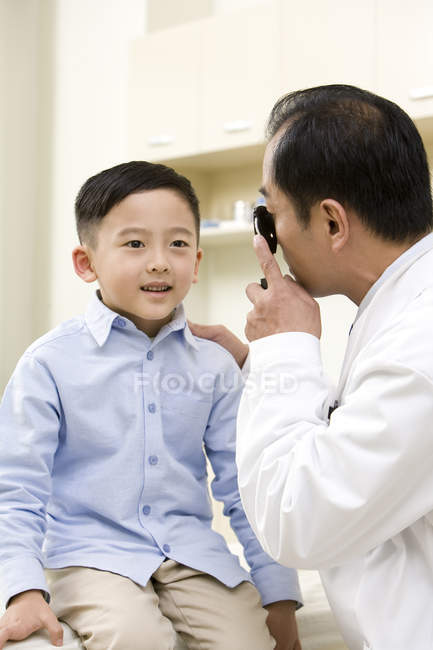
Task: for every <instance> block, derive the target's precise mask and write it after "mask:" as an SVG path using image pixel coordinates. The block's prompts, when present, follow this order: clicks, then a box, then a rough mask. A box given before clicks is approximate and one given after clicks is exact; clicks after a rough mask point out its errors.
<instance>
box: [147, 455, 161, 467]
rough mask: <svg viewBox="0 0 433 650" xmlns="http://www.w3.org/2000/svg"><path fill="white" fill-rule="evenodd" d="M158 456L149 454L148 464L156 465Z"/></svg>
mask: <svg viewBox="0 0 433 650" xmlns="http://www.w3.org/2000/svg"><path fill="white" fill-rule="evenodd" d="M158 461H159V458H158V456H149V463H150V465H158Z"/></svg>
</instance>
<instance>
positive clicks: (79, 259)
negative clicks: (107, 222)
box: [72, 245, 97, 282]
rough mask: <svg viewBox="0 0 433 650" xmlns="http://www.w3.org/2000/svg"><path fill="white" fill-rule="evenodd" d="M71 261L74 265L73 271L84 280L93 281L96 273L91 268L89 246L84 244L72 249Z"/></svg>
mask: <svg viewBox="0 0 433 650" xmlns="http://www.w3.org/2000/svg"><path fill="white" fill-rule="evenodd" d="M72 262H73V265H74V269H75V273H76V274H77V275H78V277H80V278H81V279H82V280H84V282H94V281H95V280H96V279H97V276H96V273H95V271H94V270H93V265H92V259H91V255H90V250H89V247H88V246H86V245H84V246H82V245H80V246H76V247H75V248H74V250H73V251H72Z"/></svg>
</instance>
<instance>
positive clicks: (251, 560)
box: [205, 352, 302, 605]
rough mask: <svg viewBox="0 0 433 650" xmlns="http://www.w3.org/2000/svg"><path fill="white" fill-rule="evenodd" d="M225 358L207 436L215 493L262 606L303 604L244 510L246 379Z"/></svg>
mask: <svg viewBox="0 0 433 650" xmlns="http://www.w3.org/2000/svg"><path fill="white" fill-rule="evenodd" d="M224 355H225V356H226V360H225V363H223V364H222V366H221V371H220V373H219V375H218V381H217V385H216V389H215V393H214V405H213V408H212V412H211V415H210V418H209V423H208V426H207V430H206V433H205V449H206V453H207V456H208V458H209V460H210V463H211V465H212V469H213V471H214V474H215V478H214V479H213V481H212V484H211V488H212V493H213V495H214V497H215V499H216V500H218V501H222V502H223V504H224V514H225V515H226V516H228V517H229V518H230V524H231V527H232V528H233V530H234V532H235V533H236V536H237V537H238V539H239V541H240V543H241V544H242V546H243V549H244V554H245V559H246V561H247V563H248V564H249V566H250V568H251V578H252V580H253V582H254V584H255V585H256V587H257V589H258V591H259V593H260V595H261V599H262V603H263V605H267V604H269V603H272V602H276V601H280V600H295V601H297V602H298V604H299V605H300V604H301V603H302V597H301V593H300V588H299V583H298V577H297V573H296V571H295V570H293V569H289V568H286V567H282V566H281V565H280V564H277V563H276V562H275V561H274V560H272V559H271V558H270V557H269V556H268V555H267V553H265V552H264V551H263V549H262V548H261V546H260V544H259V542H258V540H257V538H256V536H255V534H254V533H253V531H252V529H251V526H250V525H249V523H248V521H247V518H246V516H245V512H244V510H243V507H242V503H241V499H240V495H239V488H238V482H237V467H236V459H235V450H236V444H235V435H236V414H237V408H238V406H239V399H240V394H241V391H242V387H243V380H242V375H241V372H240V370H239V368H238V366H237V365H236V363H235V362H234V360H233V359H232V357H231V356H230V355H228V354H226V353H225V352H224Z"/></svg>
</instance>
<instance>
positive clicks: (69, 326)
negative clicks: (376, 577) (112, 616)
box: [0, 295, 301, 604]
mask: <svg viewBox="0 0 433 650" xmlns="http://www.w3.org/2000/svg"><path fill="white" fill-rule="evenodd" d="M241 391H242V379H241V373H240V371H239V369H238V367H237V365H236V364H235V362H234V360H233V359H232V357H231V356H230V355H229V354H228V353H227V352H226V351H225V350H224V349H223V348H221V347H220V346H218V345H217V344H215V343H212V342H209V341H205V340H203V339H199V338H196V337H194V336H193V335H192V333H191V331H190V330H189V328H188V325H187V323H186V320H185V315H184V311H183V307H182V306H179V307H178V308H177V309H176V313H175V316H174V318H173V320H172V321H171V322H170V323H169V324H168V325H166V326H164V327H163V328H162V329H161V331H160V332H159V333H158V335H157V336H156V337H155V339H153V340H150V339H149V338H148V337H147V336H146V335H145V334H144V333H143V332H141V331H140V330H138V329H137V328H136V327H135V325H134V324H133V323H132V322H131V321H129V320H127V319H125V318H123V317H121V316H119V315H118V314H116V313H114V312H113V311H111V310H110V309H108V308H107V307H106V306H105V305H104V304H103V303H102V301H101V300H100V299H99V298H98V297H97V296H96V295H95V296H94V297H93V299H92V301H91V303H90V305H89V307H88V309H87V312H86V314H85V315H84V316H80V317H76V318H73V319H71V320H69V321H66V322H65V323H63V324H61V325H60V326H59V327H57V328H55V329H54V330H52V331H51V332H49V333H48V334H46V335H45V336H43V337H41V338H40V339H38V340H37V341H36V342H35V343H33V344H32V345H31V346H30V348H28V350H27V351H26V352H25V354H24V355H23V357H22V358H21V359H20V361H19V363H18V365H17V368H16V370H15V372H14V374H13V376H12V378H11V380H10V382H9V384H8V386H7V388H6V391H5V394H4V397H3V401H2V404H1V406H0V540H1V542H0V589H1V591H2V595H3V597H4V600H5V602H7V601H8V600H9V599H10V598H11V597H12V596H13V595H14V594H16V593H19V592H21V591H24V590H27V589H42V590H44V591H46V592H47V591H48V589H47V586H46V582H45V579H44V571H43V567H44V566H45V567H49V568H59V567H65V566H71V565H79V566H90V567H95V568H97V569H102V570H107V571H111V572H114V573H119V574H121V575H124V576H127V577H129V578H131V579H132V580H134V581H135V582H137V583H138V584H141V585H145V584H146V583H147V581H148V580H149V578H150V576H151V575H152V573H153V572H154V571H155V570H156V569H157V568H158V566H159V565H160V564H161V563H162V562H163V561H164V559H165V558H166V557H169V558H171V559H173V560H176V561H177V562H179V563H182V564H185V565H187V566H190V567H192V568H194V569H198V570H201V571H204V572H206V573H208V574H210V575H213V576H215V577H216V578H217V579H219V580H220V581H222V582H223V583H224V584H226V585H227V586H229V587H234V586H235V585H237V584H239V583H240V582H241V581H243V580H246V579H248V578H249V575H248V573H247V572H246V571H244V570H243V569H242V568H241V567H240V565H239V562H238V560H237V558H236V557H235V556H233V555H232V554H230V552H229V551H228V548H227V545H226V542H225V541H224V539H223V538H222V536H221V535H219V534H218V533H216V532H215V531H214V530H212V528H211V522H212V505H211V502H210V498H209V493H208V482H207V470H206V457H205V454H204V450H205V451H206V454H207V456H208V458H209V460H210V462H211V464H212V468H213V471H214V473H215V479H214V481H213V483H212V491H213V494H214V497H215V498H216V499H218V500H220V501H223V503H224V511H225V514H227V515H228V516H229V517H230V519H231V525H232V527H233V528H234V530H235V532H236V534H237V536H238V538H239V540H240V542H241V543H242V545H243V547H244V550H245V556H246V559H247V561H248V563H249V564H250V566H251V577H252V580H253V581H254V583H255V584H256V586H257V587H258V589H259V591H260V594H261V596H262V601H263V604H268V603H270V602H274V601H278V600H286V599H293V600H297V601H300V600H301V596H300V592H299V585H298V581H297V575H296V572H295V571H293V570H291V569H286V568H284V567H282V566H280V565H279V564H276V563H275V562H274V561H273V560H271V559H270V558H269V557H268V556H267V555H266V554H265V553H264V551H263V550H262V549H261V547H260V546H259V543H258V542H257V540H256V538H255V536H254V533H253V532H252V530H251V528H250V526H249V524H248V522H247V519H246V517H245V514H244V512H243V509H242V506H241V501H240V497H239V492H238V486H237V471H236V464H235V422H236V420H235V418H236V412H237V407H238V402H239V398H240V393H241ZM44 540H45V541H44ZM43 543H44V551H42V550H41V549H42V546H43Z"/></svg>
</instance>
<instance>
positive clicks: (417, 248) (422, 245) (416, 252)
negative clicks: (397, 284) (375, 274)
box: [355, 233, 433, 320]
mask: <svg viewBox="0 0 433 650" xmlns="http://www.w3.org/2000/svg"><path fill="white" fill-rule="evenodd" d="M431 248H433V233H430V234H428V235H426V236H425V237H423V238H422V239H420V240H419V241H417V242H416V243H415V244H414V245H413V246H411V247H410V248H408V249H407V250H406V251H404V253H402V254H401V255H400V256H399V257H397V259H396V260H394V262H392V264H390V265H389V266H388V267H387V268H386V269H385V271H384V272H383V273H382V275H381V276H380V277H379V278H378V279H377V280H376V282H375V283H374V284H373V285H372V286H371V287H370V289H369V290H368V291H367V293H366V294H365V296H364V298H363V299H362V301H361V302H360V305H359V308H358V313H357V314H356V319H355V320H358V318H359V316H360V315H361V313H362V312H363V311H364V310H365V309H366V308H367V307H368V305H369V304H370V303H371V301H372V300H373V298H374V296H375V295H376V293H377V292H378V290H379V289H380V287H381V286H382V285H383V284H384V282H385V281H386V280H387V278H389V277H390V276H391V275H392V274H393V273H394V272H395V271H396V270H397V269H398V268H400V266H402V265H403V264H405V263H406V262H409V261H411V260H414V259H415V258H416V257H420V256H421V255H422V254H423V253H426V252H427V251H428V250H430V249H431Z"/></svg>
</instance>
